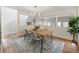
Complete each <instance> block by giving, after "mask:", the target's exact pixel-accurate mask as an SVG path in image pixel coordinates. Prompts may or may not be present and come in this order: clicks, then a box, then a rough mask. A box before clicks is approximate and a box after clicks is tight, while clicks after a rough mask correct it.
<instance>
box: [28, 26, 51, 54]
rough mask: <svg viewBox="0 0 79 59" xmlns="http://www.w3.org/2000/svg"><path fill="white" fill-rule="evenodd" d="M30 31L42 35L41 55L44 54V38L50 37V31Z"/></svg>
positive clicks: (44, 29)
mask: <svg viewBox="0 0 79 59" xmlns="http://www.w3.org/2000/svg"><path fill="white" fill-rule="evenodd" d="M32 28H33V27H32ZM28 31H30V32H34V33H35V34H39V35H41V37H42V39H41V51H40V53H42V52H43V40H44V37H45V36H47V35H49V34H50V31H49V30H48V29H46V28H43V29H40V28H39V29H38V30H33V29H29V30H28Z"/></svg>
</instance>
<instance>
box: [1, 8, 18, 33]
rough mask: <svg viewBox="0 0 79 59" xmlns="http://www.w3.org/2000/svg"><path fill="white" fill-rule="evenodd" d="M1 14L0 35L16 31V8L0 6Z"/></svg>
mask: <svg viewBox="0 0 79 59" xmlns="http://www.w3.org/2000/svg"><path fill="white" fill-rule="evenodd" d="M1 15H2V17H1V27H2V35H3V34H11V33H16V20H17V10H15V9H9V8H6V7H2V8H1Z"/></svg>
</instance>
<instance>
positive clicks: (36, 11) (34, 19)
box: [33, 6, 40, 24]
mask: <svg viewBox="0 0 79 59" xmlns="http://www.w3.org/2000/svg"><path fill="white" fill-rule="evenodd" d="M39 15H40V13H39V11H38V6H34V14H33V17H34V18H33V22H34V24H36V20H37V19H38V18H39Z"/></svg>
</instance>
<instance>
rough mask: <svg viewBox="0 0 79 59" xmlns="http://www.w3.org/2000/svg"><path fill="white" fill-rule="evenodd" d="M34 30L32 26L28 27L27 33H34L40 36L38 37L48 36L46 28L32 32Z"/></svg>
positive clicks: (48, 32)
mask: <svg viewBox="0 0 79 59" xmlns="http://www.w3.org/2000/svg"><path fill="white" fill-rule="evenodd" d="M33 29H34V26H32V27H28V29H27V30H28V31H30V32H34V33H37V34H40V35H43V36H44V35H49V34H50V31H49V30H48V29H47V28H39V29H37V30H33Z"/></svg>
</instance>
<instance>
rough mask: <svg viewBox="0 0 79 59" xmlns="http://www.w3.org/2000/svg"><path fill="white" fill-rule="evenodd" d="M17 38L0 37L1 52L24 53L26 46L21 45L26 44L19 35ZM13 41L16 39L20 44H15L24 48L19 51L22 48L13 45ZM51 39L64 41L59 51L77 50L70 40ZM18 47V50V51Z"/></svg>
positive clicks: (71, 51)
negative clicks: (0, 42)
mask: <svg viewBox="0 0 79 59" xmlns="http://www.w3.org/2000/svg"><path fill="white" fill-rule="evenodd" d="M17 38H18V37H16V36H10V37H7V38H2V40H3V48H2V52H3V53H16V52H17V53H19V52H21V53H25V52H27V51H24V50H25V49H26V46H24V47H23V45H26V43H21V42H23V41H22V40H21V38H22V37H19V40H17ZM22 39H23V38H22ZM14 41H17V42H16V43H18V44H20V46H19V45H17V46H19V47H20V48H22V49H23V48H24V49H23V52H22V51H21V50H22V49H20V48H17V47H16V46H15V44H14ZM52 41H55V42H59V41H60V42H63V43H64V47H62V49H63V50H62V52H60V53H78V52H79V48H78V47H77V45H76V44H74V43H72V42H71V41H68V40H61V39H57V38H53V39H52ZM53 45H55V44H53ZM56 45H57V44H56ZM60 47H61V46H60ZM18 49H20V50H19V51H18ZM30 53H33V52H31V51H30ZM50 53H52V52H50ZM54 53H55V52H54Z"/></svg>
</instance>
